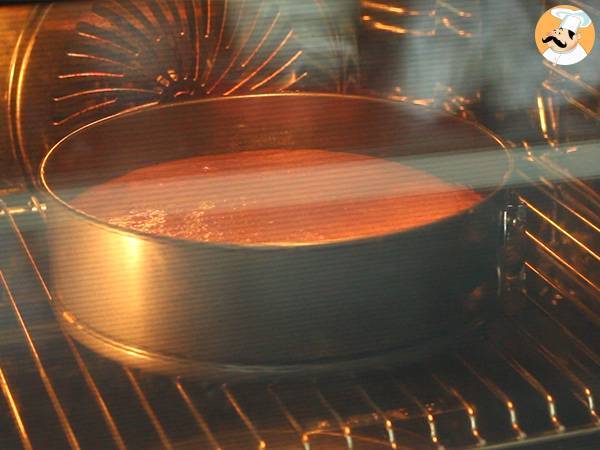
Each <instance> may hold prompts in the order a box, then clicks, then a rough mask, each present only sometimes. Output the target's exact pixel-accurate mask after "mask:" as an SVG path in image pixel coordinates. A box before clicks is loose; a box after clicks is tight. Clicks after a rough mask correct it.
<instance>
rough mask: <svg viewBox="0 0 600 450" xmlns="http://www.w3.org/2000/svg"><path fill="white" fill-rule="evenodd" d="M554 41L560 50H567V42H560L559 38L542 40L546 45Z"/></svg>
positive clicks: (553, 37)
mask: <svg viewBox="0 0 600 450" xmlns="http://www.w3.org/2000/svg"><path fill="white" fill-rule="evenodd" d="M550 41H553V42H554V43H555V44H556V45H558V46H559V47H560V48H565V47H566V46H567V43H566V42H562V41H559V40H558V38H557V37H555V36H547V37H545V38H542V42H543V43H544V44H545V43H547V42H550Z"/></svg>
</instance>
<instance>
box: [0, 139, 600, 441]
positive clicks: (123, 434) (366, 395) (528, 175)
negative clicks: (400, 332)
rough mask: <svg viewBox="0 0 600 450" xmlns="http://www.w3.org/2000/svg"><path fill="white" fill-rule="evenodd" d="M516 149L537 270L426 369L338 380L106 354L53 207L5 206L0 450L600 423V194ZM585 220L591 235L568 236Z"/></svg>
mask: <svg viewBox="0 0 600 450" xmlns="http://www.w3.org/2000/svg"><path fill="white" fill-rule="evenodd" d="M516 151H518V152H522V155H523V156H524V158H523V161H522V162H523V164H520V167H519V169H518V174H519V175H520V177H521V178H522V179H523V183H524V184H527V185H530V184H531V183H532V182H534V186H533V187H528V188H527V189H521V190H520V191H519V200H520V202H521V203H522V204H523V205H524V207H525V208H526V209H527V214H528V217H527V227H526V228H527V229H526V230H525V236H526V238H525V243H526V246H527V249H526V252H525V255H526V261H525V268H524V275H525V278H526V281H523V280H516V281H515V282H514V283H513V284H512V285H510V286H509V287H508V288H507V289H506V292H504V294H503V296H502V301H501V304H502V309H503V311H501V312H500V311H499V315H498V318H497V319H495V320H494V321H492V323H491V324H490V326H489V328H488V329H487V330H486V332H485V337H481V338H479V339H475V340H473V341H472V342H469V343H468V344H467V345H463V346H462V347H461V349H460V350H457V351H456V352H454V353H453V354H450V355H446V356H440V357H437V358H435V359H433V360H430V361H428V362H426V363H423V364H420V365H418V366H415V367H409V368H400V369H398V368H393V367H381V368H377V369H374V370H373V371H372V372H371V373H368V374H344V375H339V376H336V377H335V378H334V379H325V380H316V379H315V380H309V381H302V382H289V381H288V382H280V383H274V384H269V385H265V384H260V383H254V384H245V385H222V386H220V385H208V384H204V383H202V382H199V381H194V380H187V379H179V378H169V377H164V376H157V375H153V374H149V373H144V372H140V371H136V370H131V369H128V368H124V367H120V366H118V365H116V364H115V363H112V362H110V361H108V360H105V359H103V358H101V357H99V356H96V355H94V354H92V353H91V352H90V351H88V350H87V349H85V348H83V347H81V346H80V345H79V344H77V343H75V342H74V341H73V340H72V339H71V338H70V337H69V336H67V335H65V334H63V333H62V331H61V330H60V327H59V325H58V324H57V322H56V321H55V320H54V318H53V316H52V312H51V309H50V304H51V303H52V293H51V290H50V288H49V287H48V284H47V282H46V277H47V274H46V270H45V255H44V254H43V252H41V251H40V250H39V247H40V245H39V242H37V243H36V242H35V237H34V236H33V233H31V236H30V232H31V230H32V229H35V230H37V231H36V233H35V235H36V236H39V234H40V233H39V230H40V229H43V217H44V214H45V213H44V207H43V205H41V204H40V203H39V202H38V201H37V200H36V199H35V197H31V201H29V203H28V205H27V207H24V206H23V202H22V201H21V199H19V201H20V203H16V204H13V202H12V201H11V202H10V203H11V206H8V205H7V203H5V202H3V201H2V202H0V210H1V212H2V213H1V214H0V231H1V232H2V233H4V234H2V242H6V243H7V245H6V246H5V248H6V249H7V250H8V251H7V252H5V251H3V252H2V255H1V256H0V284H1V285H2V287H1V289H0V292H2V296H0V323H2V324H3V325H2V327H3V330H2V331H0V333H2V335H3V336H2V338H1V339H0V387H1V390H2V395H1V396H0V430H2V432H0V447H2V448H25V449H29V448H45V449H51V448H73V449H78V448H118V449H125V448H167V449H169V448H206V449H211V450H217V449H222V450H227V449H236V450H237V449H246V448H247V449H255V448H256V449H264V448H277V449H287V448H297V449H302V448H303V449H306V450H310V449H313V450H319V449H321V448H323V449H325V448H326V449H337V448H340V449H350V450H352V449H371V448H373V449H378V448H392V449H402V448H411V449H412V448H415V449H418V448H437V449H442V448H489V449H492V448H514V447H518V446H524V445H529V444H531V445H533V444H539V445H540V446H541V447H539V448H544V449H546V448H553V447H551V445H553V444H552V443H554V442H556V441H557V440H560V439H566V438H574V437H578V436H581V437H582V438H583V437H585V436H588V435H590V436H591V435H595V434H597V433H598V432H600V418H599V416H598V412H597V409H596V408H597V407H596V405H597V402H598V401H600V400H599V397H598V395H599V394H598V392H599V391H600V383H599V379H598V378H599V377H598V366H599V365H600V356H599V355H598V354H597V352H596V350H597V349H596V348H595V347H594V342H596V343H597V340H596V341H594V336H595V335H597V331H596V329H597V325H598V322H599V319H600V315H599V311H598V307H597V299H598V285H597V280H594V278H593V276H592V275H590V274H589V273H588V272H586V270H585V269H587V271H589V270H590V268H593V267H597V266H594V265H591V266H589V267H588V266H585V265H584V266H582V265H581V261H590V260H591V261H592V263H593V264H594V263H597V262H598V261H599V259H598V253H597V249H595V248H594V247H593V242H594V233H597V232H598V225H597V223H598V222H596V221H595V220H594V218H593V217H591V216H590V215H589V214H588V213H589V212H590V207H591V206H593V205H590V204H589V203H590V202H595V201H596V200H597V194H596V197H593V196H592V197H591V198H590V196H589V195H587V194H589V192H588V189H590V187H589V186H588V185H587V184H585V183H577V182H574V181H576V180H573V179H572V177H571V176H570V174H569V173H568V172H567V171H565V170H563V169H562V168H561V167H560V166H557V165H555V164H554V162H553V161H551V160H549V159H546V158H545V155H543V156H538V155H536V154H535V151H532V149H531V147H528V146H527V144H525V145H523V147H522V148H519V149H516ZM540 180H541V181H542V182H541V183H540ZM548 180H552V181H548ZM592 192H593V191H592ZM28 210H29V213H27V211H28ZM592 211H593V210H592ZM573 227H575V228H573ZM580 229H584V230H585V231H587V232H588V235H589V234H590V233H591V237H590V236H588V235H586V234H585V233H575V232H574V231H569V230H580ZM594 326H595V327H596V329H594V328H593V327H594ZM24 354H25V355H26V354H28V355H29V356H28V357H24Z"/></svg>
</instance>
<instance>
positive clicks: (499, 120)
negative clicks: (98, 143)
mask: <svg viewBox="0 0 600 450" xmlns="http://www.w3.org/2000/svg"><path fill="white" fill-rule="evenodd" d="M568 3H569V4H570V5H574V6H578V7H581V8H583V9H586V11H588V13H590V16H592V19H593V20H596V21H597V22H598V23H600V10H599V9H598V8H597V7H594V6H593V5H592V3H591V2H583V1H575V0H572V1H570V2H568ZM242 4H243V2H236V1H230V2H218V1H211V0H204V1H192V0H189V1H187V0H181V1H176V0H172V1H166V0H164V1H161V2H156V5H158V6H157V7H158V10H156V9H152V8H153V7H154V6H152V5H151V4H150V3H147V2H143V1H138V0H123V1H117V0H114V1H100V0H99V1H96V2H92V3H88V2H64V3H57V4H50V3H44V4H42V3H40V4H28V5H27V4H26V5H2V6H0V27H3V29H2V30H1V32H2V34H3V35H6V36H7V39H6V43H5V44H3V45H5V46H6V47H5V48H2V53H1V54H0V59H1V60H2V61H6V65H5V66H3V67H5V68H4V69H3V72H2V74H0V81H1V82H2V88H1V89H2V92H3V93H4V96H3V100H2V108H3V111H2V115H3V117H2V118H3V121H4V122H5V124H6V125H7V126H6V127H5V128H4V129H3V130H0V137H1V139H2V140H1V141H0V142H2V151H1V152H0V164H1V167H0V245H1V248H0V285H1V286H0V335H1V336H0V388H1V391H2V394H1V395H0V447H1V448H5V449H13V448H25V449H28V448H44V449H54V448H56V449H63V448H73V449H78V448H85V449H87V448H103V449H105V448H118V449H125V448H132V449H138V448H140V449H141V448H147V449H154V448H156V449H158V448H177V449H187V448H190V449H191V448H195V449H196V448H202V449H214V450H217V449H223V450H226V449H256V448H258V449H265V448H274V449H288V448H289V449H302V448H304V449H306V450H310V449H312V450H320V449H326V450H333V449H349V450H352V449H380V448H381V449H385V448H390V449H429V448H436V449H443V448H482V449H483V448H487V449H501V448H507V449H508V448H520V447H524V448H539V449H562V448H564V449H571V448H573V449H574V448H577V449H579V448H596V447H597V443H598V441H599V439H600V435H599V433H598V432H599V431H600V417H599V416H598V412H597V404H598V402H600V396H599V391H600V377H599V374H600V371H599V368H598V366H599V364H600V358H599V354H598V348H599V347H598V344H599V342H600V341H599V334H598V333H599V328H598V325H599V321H600V309H599V303H598V300H599V299H600V277H599V276H598V274H600V245H599V241H600V240H599V239H598V235H599V233H600V228H599V227H600V193H599V190H598V189H599V185H600V179H599V175H598V174H599V172H598V169H599V167H600V156H599V155H600V153H599V149H598V146H599V145H600V79H599V78H598V73H600V72H599V71H598V67H600V65H599V63H600V51H598V50H596V51H595V52H594V53H592V54H591V55H590V56H589V57H588V58H587V60H586V62H585V64H581V65H575V66H568V67H561V66H552V65H551V64H549V63H546V62H544V61H543V59H542V58H541V57H539V58H538V56H539V55H537V53H535V49H533V50H532V49H530V48H527V49H525V50H523V47H526V46H528V45H530V44H529V43H530V39H531V38H530V36H529V35H530V34H531V33H532V31H531V29H532V27H533V26H534V23H535V21H536V20H537V17H538V16H539V15H540V14H541V13H542V12H543V11H545V10H546V9H548V8H550V7H552V6H555V5H556V2H552V1H537V0H530V1H527V2H517V1H516V0H515V1H512V0H511V1H507V2H491V1H486V0H479V1H478V0H443V1H442V0H424V1H420V2H417V1H411V0H398V1H387V0H379V1H376V2H375V1H361V2H342V1H341V0H340V1H334V0H322V1H321V0H314V1H312V0H306V1H303V2H298V3H289V2H287V3H286V2H283V1H282V2H278V1H272V2H269V1H266V2H254V1H246V6H245V8H246V13H244V10H242V11H239V9H240V8H242ZM350 4H351V6H350ZM261 5H262V6H261ZM227 8H229V14H232V16H231V17H233V18H232V19H231V21H232V27H236V28H234V29H233V31H232V30H231V29H229V28H227V29H228V30H229V32H228V33H229V34H227V33H223V32H222V31H221V32H219V26H220V24H221V23H224V21H222V18H223V16H224V15H225V16H226V15H227V13H228V11H227ZM232 11H237V15H238V16H239V17H246V16H247V17H250V19H248V20H243V19H242V20H239V17H238V16H236V15H235V14H234V13H233V12H232ZM506 16H511V17H513V19H511V20H510V21H509V22H510V23H505V21H504V20H503V19H501V17H506ZM93 17H96V19H93ZM98 17H100V19H98ZM198 17H202V18H207V20H203V21H200V20H198V21H196V20H195V19H198ZM235 17H238V22H239V23H238V22H235ZM252 18H254V19H252ZM323 18H324V19H323ZM94 20H96V21H94ZM107 21H108V22H110V23H111V25H110V26H105V24H106V22H107ZM246 22H247V23H246ZM211 23H212V29H213V31H210V27H211V25H210V24H211ZM236 24H237V25H236ZM145 27H146V28H145ZM149 27H152V28H157V27H158V28H157V29H160V30H161V31H160V33H159V37H160V38H161V39H156V42H155V43H152V41H150V40H148V39H147V33H146V32H145V29H147V28H149ZM185 27H189V28H185ZM223 27H224V26H223ZM292 27H293V28H294V29H296V30H299V31H298V33H297V34H295V35H294V34H290V30H291V29H292ZM514 27H517V28H519V29H520V31H519V30H515V29H514ZM183 29H185V30H195V32H196V33H197V34H198V36H199V37H200V38H201V39H199V41H200V42H201V43H202V44H204V45H205V46H206V55H207V56H206V57H205V59H202V58H199V57H197V56H194V55H197V52H196V50H195V49H194V46H193V45H192V44H193V42H192V40H190V41H188V40H186V39H182V40H181V41H177V39H175V38H173V42H176V44H173V45H174V46H175V47H173V48H176V50H177V52H175V53H176V54H177V55H179V56H178V63H177V64H178V65H177V64H175V65H173V66H171V65H170V59H169V58H171V57H172V54H173V52H172V51H171V52H170V51H169V49H171V47H169V46H168V45H167V44H165V41H168V39H171V38H172V35H176V34H177V32H178V30H183ZM115 30H117V31H115ZM236 30H238V31H236ZM239 30H242V31H239ZM254 30H259V31H257V32H255V31H254ZM90 36H92V37H90ZM182 36H183V35H182ZM303 37H304V39H302V38H303ZM127 39H131V40H132V41H135V42H138V41H141V42H142V44H143V45H145V46H146V47H147V48H149V49H150V50H151V51H150V50H147V51H145V53H144V52H142V53H143V54H142V57H140V58H138V59H137V60H135V61H133V60H132V59H127V58H126V57H125V56H123V54H125V55H127V54H128V51H129V50H128V43H129V41H128V40H127ZM228 39H230V42H229V43H227V41H228ZM236 39H241V40H242V41H243V40H246V41H247V42H248V43H249V45H248V47H247V51H245V52H240V54H239V55H238V56H237V57H238V58H239V61H242V64H243V63H244V62H245V61H249V62H248V63H247V65H248V64H251V61H252V59H253V58H256V61H257V65H256V66H254V67H256V68H260V69H261V70H262V69H265V72H264V75H262V78H261V77H259V76H256V75H252V73H253V70H251V71H248V70H245V69H244V67H245V66H244V67H241V65H240V64H239V61H238V63H237V64H233V65H232V66H231V67H233V69H231V68H229V69H228V66H229V64H230V61H231V59H229V58H231V56H230V55H232V51H235V50H232V49H235V42H237V41H236ZM524 42H525V43H524ZM282 43H283V45H282ZM142 44H139V46H140V47H142V46H143V45H142ZM288 44H289V45H288ZM227 45H231V46H232V49H229V48H228V47H227ZM286 45H287V46H286ZM531 45H533V44H531ZM119 47H121V49H119ZM146 47H144V48H146ZM283 48H284V49H285V50H284V51H283V52H282V53H279V51H281V49H283ZM277 49H280V50H277ZM532 51H533V52H534V53H531V52H532ZM86 55H87V56H86ZM119 55H120V56H119ZM190 55H191V56H190ZM202 55H204V53H202ZM233 56H234V57H235V56H236V55H235V54H233ZM119 57H121V59H119ZM188 57H189V58H188ZM176 59H177V58H176ZM244 59H245V61H243V60H244ZM107 60H111V61H112V63H111V62H108V63H107ZM115 61H116V62H115ZM258 61H262V63H258ZM263 63H264V64H263ZM111 64H112V65H111ZM127 67H129V70H130V72H128V76H129V81H127V82H121V81H120V78H119V74H121V73H122V72H119V71H118V70H117V69H119V68H121V69H122V68H127ZM6 68H8V70H7V69H6ZM207 68H208V69H207ZM108 69H111V70H113V72H111V71H110V70H108ZM211 71H214V72H215V73H210V72H211ZM100 72H101V73H103V74H104V75H103V76H101V75H98V73H100ZM195 72H196V75H198V76H197V77H193V81H192V78H191V77H190V76H187V75H189V74H194V73H195ZM93 73H96V78H95V77H94V76H92V75H89V74H93ZM107 74H108V75H107ZM111 74H112V75H111ZM88 75H89V76H88ZM249 75H252V77H250V78H248V76H249ZM255 76H256V78H255ZM269 77H271V78H269ZM247 78H248V79H247ZM246 79H247V80H246ZM115 80H117V81H118V82H117V83H115ZM245 80H246V81H245ZM271 82H272V84H271ZM287 91H290V92H304V91H306V92H311V91H312V92H329V93H338V94H360V95H372V96H376V97H380V98H386V99H391V100H395V101H401V102H411V103H414V104H417V105H420V106H423V107H427V108H432V109H435V110H438V111H439V110H442V111H446V112H447V113H450V114H454V115H457V116H459V117H461V118H463V119H466V120H471V121H475V122H477V123H479V124H482V125H484V126H486V127H488V128H489V129H491V130H492V131H493V132H494V133H496V134H497V135H499V136H500V137H502V138H503V139H505V140H506V141H507V142H508V143H509V145H510V146H511V154H512V156H513V159H514V162H515V171H514V179H513V181H512V184H511V186H510V189H509V194H510V195H508V196H507V204H506V206H505V208H504V211H503V227H504V242H503V248H502V252H503V254H504V260H503V265H502V270H501V277H502V283H501V286H500V288H501V293H500V295H499V299H498V301H497V302H496V304H495V306H494V311H493V314H492V315H491V316H492V317H491V318H490V320H489V321H488V322H487V323H486V325H485V326H484V327H482V328H480V329H479V330H478V332H477V334H476V335H474V336H471V337H470V339H469V340H468V342H463V343H461V345H460V346H458V347H457V348H455V349H453V350H452V351H448V352H446V353H444V354H441V355H437V356H435V357H433V358H429V359H427V360H425V361H423V362H420V363H418V364H413V365H409V366H402V367H395V366H394V365H390V366H386V365H382V364H380V365H377V366H376V367H372V368H370V369H369V370H367V371H362V372H359V373H339V374H335V375H331V376H328V377H324V378H320V377H311V378H310V379H307V378H302V379H293V380H281V381H280V380H268V381H265V382H262V381H257V382H245V383H239V384H238V383H231V384H220V383H214V382H211V383H209V382H204V381H202V380H197V379H188V378H184V377H167V376H162V375H156V374H152V373H150V372H146V371H140V370H134V369H130V368H127V367H123V366H120V365H118V364H116V363H114V362H112V361H110V360H108V359H106V358H103V357H100V356H98V355H96V354H95V353H93V352H92V351H90V350H88V349H86V348H85V347H83V346H81V345H80V344H78V343H77V342H75V341H74V340H73V339H72V338H71V337H69V336H68V335H66V334H65V333H63V331H61V328H60V327H59V325H58V323H57V321H56V319H55V317H54V315H53V312H52V308H51V303H52V301H53V300H52V299H53V297H52V296H53V294H52V286H51V285H50V283H49V282H48V272H49V270H60V268H56V267H53V268H51V267H50V264H49V261H48V254H47V249H46V236H45V220H46V210H45V205H44V203H43V200H42V199H41V198H40V196H39V194H38V191H37V188H38V186H37V185H36V183H37V181H36V179H35V170H36V167H37V164H38V163H39V159H40V156H41V155H43V154H44V153H45V152H46V151H47V150H48V149H49V148H50V147H51V146H52V145H53V144H54V143H55V142H56V141H57V140H58V139H60V138H61V137H63V136H65V135H66V134H67V133H69V132H70V131H73V130H75V129H76V128H78V127H79V126H82V125H85V124H86V123H89V122H91V121H93V120H96V119H99V118H102V117H106V116H107V115H110V114H115V113H118V112H120V111H123V110H125V109H128V108H132V107H138V108H139V107H150V108H151V107H155V106H157V105H159V104H165V103H170V102H175V101H187V100H193V99H195V98H202V97H206V96H228V95H230V94H232V93H239V94H241V95H246V94H261V93H274V92H287ZM594 443H595V444H594Z"/></svg>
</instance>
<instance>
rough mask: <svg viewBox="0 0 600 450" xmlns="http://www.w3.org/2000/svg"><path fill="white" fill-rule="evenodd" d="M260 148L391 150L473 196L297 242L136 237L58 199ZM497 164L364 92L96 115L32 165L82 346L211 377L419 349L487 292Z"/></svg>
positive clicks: (500, 178)
mask: <svg viewBox="0 0 600 450" xmlns="http://www.w3.org/2000/svg"><path fill="white" fill-rule="evenodd" d="M271 148H276V149H282V148H284V149H289V151H294V149H302V148H317V149H325V150H329V151H344V152H352V153H359V154H364V155H368V156H373V157H378V158H386V159H390V160H394V161H401V162H404V163H406V164H409V165H412V166H414V167H416V168H418V169H420V170H425V171H428V172H429V173H431V174H433V175H435V176H437V177H439V178H441V179H444V180H445V181H448V182H451V183H458V184H461V185H463V186H467V187H469V188H470V189H472V190H475V191H477V192H478V193H479V194H481V198H482V200H481V201H480V202H479V203H477V204H476V205H475V206H473V207H472V208H470V209H468V210H465V211H461V212H460V213H458V214H455V215H452V216H450V217H447V218H445V219H443V220H439V221H436V222H433V223H430V224H428V225H425V226H421V227H417V228H412V229H409V230H406V231H402V232H396V233H390V234H386V235H383V236H376V237H370V238H360V239H354V240H352V239H350V240H344V241H341V242H325V243H316V244H309V245H300V246H293V245H291V246H285V245H267V244H264V245H262V244H252V245H242V244H227V243H211V242H200V241H189V240H183V239H176V238H172V237H165V236H158V235H152V234H148V233H144V232H141V231H136V230H132V229H125V228H119V227H117V226H113V225H110V224H108V223H106V222H104V221H102V220H100V219H98V218H96V217H94V216H93V215H92V213H91V212H90V211H80V210H78V209H76V208H74V207H73V206H72V205H70V201H71V200H72V199H73V198H74V197H75V196H76V195H78V194H79V193H81V192H83V191H84V190H86V189H88V188H89V187H91V186H95V185H98V184H99V183H102V182H104V181H106V180H109V179H111V178H114V177H116V176H119V175H123V174H126V173H128V172H130V171H131V170H134V169H137V168H140V167H146V166H148V165H150V164H157V163H161V162H166V161H171V160H174V159H180V158H186V157H190V156H194V155H203V154H213V153H214V154H217V153H226V152H236V151H242V150H248V149H252V150H256V149H271ZM510 172H511V159H510V157H509V156H508V154H507V152H506V150H505V147H504V145H503V144H502V142H501V141H500V140H499V139H498V138H496V137H495V136H493V135H492V134H491V133H490V132H488V131H486V130H484V129H482V128H481V127H480V126H478V125H476V124H473V123H470V122H467V121H464V120H462V119H458V118H456V117H452V116H449V115H446V114H443V113H439V112H434V111H431V110H429V109H427V108H424V107H422V106H418V105H413V104H409V103H402V102H394V101H388V100H382V99H372V98H366V97H358V96H347V95H335V94H272V95H257V96H243V97H224V98H214V99H202V100H197V101H190V102H185V103H176V104H169V105H165V106H160V107H152V108H142V109H138V110H135V111H130V112H127V113H123V114H119V115H116V116H112V117H109V118H106V119H103V120H100V121H98V122H95V123H92V124H90V125H88V126H85V127H83V128H81V129H79V130H77V131H75V132H73V133H71V134H70V135H68V136H67V137H65V138H64V139H62V140H61V141H60V142H59V143H58V144H56V145H55V146H54V147H53V148H52V149H51V150H50V152H49V153H48V154H47V155H46V157H45V159H44V160H43V162H42V165H41V172H40V176H41V182H42V185H43V186H44V188H45V189H46V197H47V200H48V214H47V215H48V222H49V238H50V239H49V243H50V252H51V259H52V265H51V266H52V274H51V278H52V282H53V287H54V290H55V294H56V295H55V297H56V302H55V305H54V306H55V309H56V312H57V314H58V316H59V317H60V318H61V320H62V323H63V324H64V326H65V328H66V329H67V330H68V332H69V333H71V334H73V335H74V336H75V337H76V338H77V339H78V340H80V341H81V342H83V343H84V344H85V345H87V346H89V347H91V348H93V349H94V350H96V351H98V352H100V353H102V354H104V355H107V356H109V357H111V358H114V359H117V360H119V361H121V362H123V363H125V364H128V365H133V366H138V367H144V368H147V369H151V370H156V371H161V372H166V373H178V374H188V375H189V374H194V375H200V376H205V377H212V378H219V379H227V378H237V377H244V376H249V377H256V376H278V375H287V374H296V373H302V374H306V373H320V372H323V371H329V370H335V369H340V368H344V369H347V368H359V367H363V366H365V365H368V364H371V363H374V362H391V361H399V362H409V361H413V360H415V359H420V358H423V357H424V356H426V355H430V354H432V353H435V352H437V351H440V350H441V349H442V348H444V347H445V346H447V345H449V344H451V343H453V342H455V340H456V339H457V337H458V336H460V335H463V334H464V333H465V332H466V331H467V330H468V329H470V327H472V325H473V324H474V323H476V322H477V321H479V320H481V318H482V317H483V316H484V315H485V310H486V305H489V304H490V302H492V301H493V298H494V293H495V292H496V289H497V282H498V281H497V251H498V248H499V245H500V237H501V232H500V229H501V227H500V226H499V217H500V212H501V209H502V204H503V198H504V193H503V189H502V188H503V187H504V185H505V183H506V180H507V178H508V176H509V174H510Z"/></svg>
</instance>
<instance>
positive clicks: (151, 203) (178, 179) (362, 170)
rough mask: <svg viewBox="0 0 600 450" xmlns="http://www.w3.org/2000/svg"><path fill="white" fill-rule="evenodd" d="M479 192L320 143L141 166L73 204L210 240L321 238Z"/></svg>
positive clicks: (378, 226)
mask: <svg viewBox="0 0 600 450" xmlns="http://www.w3.org/2000/svg"><path fill="white" fill-rule="evenodd" d="M480 200H481V195H480V194H478V193H476V192H474V191H472V190H470V189H468V188H466V187H464V186H459V185H455V184H450V183H447V182H445V181H443V180H441V179H440V178H438V177H435V176H433V175H431V174H429V173H426V172H423V171H420V170H417V169H415V168H412V167H410V166H407V165H403V164H399V163H396V162H393V161H388V160H384V159H380V158H374V157H369V156H365V155H358V154H353V153H344V152H331V151H326V150H316V149H306V150H304V149H300V150H297V149H295V150H289V149H287V150H279V149H278V150H256V151H244V152H237V153H227V154H220V155H202V156H195V157H191V158H187V159H181V160H176V161H169V162H165V163H161V164H157V165H153V166H148V167H143V168H140V169H137V170H134V171H131V172H129V173H127V174H126V175H123V176H119V177H116V178H114V179H111V180H109V181H107V182H105V183H102V184H99V185H97V186H94V187H92V188H90V189H88V190H86V191H85V192H83V193H82V194H80V195H78V196H77V197H75V198H74V199H73V202H72V204H73V205H74V206H75V207H76V208H78V209H80V210H82V211H85V212H86V213H88V214H90V215H93V216H95V217H98V218H100V219H102V220H105V221H107V222H109V223H111V224H113V225H117V226H119V227H123V228H130V229H135V230H140V231H144V232H147V233H152V234H157V235H163V236H171V237H175V238H182V239H190V240H196V241H204V242H219V243H235V244H278V245H298V244H300V245H301V244H316V243H324V242H331V241H341V240H349V239H358V238H366V237H373V236H380V235H384V234H388V233H394V232H398V231H403V230H406V229H409V228H413V227H418V226H422V225H425V224H428V223H431V222H434V221H437V220H440V219H443V218H445V217H448V216H451V215H454V214H456V213H458V212H460V211H463V210H466V209H468V208H471V207H472V206H474V205H475V204H476V203H478V202H479V201H480Z"/></svg>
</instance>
